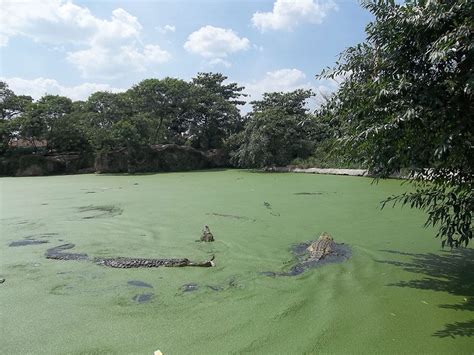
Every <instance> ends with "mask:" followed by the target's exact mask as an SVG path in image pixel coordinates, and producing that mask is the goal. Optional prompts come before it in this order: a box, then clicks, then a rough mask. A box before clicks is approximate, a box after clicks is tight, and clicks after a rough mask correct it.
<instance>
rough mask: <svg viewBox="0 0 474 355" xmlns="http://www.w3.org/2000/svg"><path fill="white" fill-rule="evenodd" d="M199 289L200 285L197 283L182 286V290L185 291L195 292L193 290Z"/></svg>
mask: <svg viewBox="0 0 474 355" xmlns="http://www.w3.org/2000/svg"><path fill="white" fill-rule="evenodd" d="M198 289H199V286H198V284H196V283H189V284H185V285H183V286H182V287H181V291H183V292H193V291H197V290H198Z"/></svg>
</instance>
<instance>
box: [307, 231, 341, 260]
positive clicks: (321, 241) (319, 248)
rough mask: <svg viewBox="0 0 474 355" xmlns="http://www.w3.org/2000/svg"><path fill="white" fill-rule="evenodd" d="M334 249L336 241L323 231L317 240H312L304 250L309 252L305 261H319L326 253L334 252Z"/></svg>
mask: <svg viewBox="0 0 474 355" xmlns="http://www.w3.org/2000/svg"><path fill="white" fill-rule="evenodd" d="M335 249H336V243H335V242H334V239H332V237H331V236H330V235H329V234H327V233H323V234H321V236H320V237H319V238H318V240H316V241H314V242H312V243H311V244H310V245H309V246H308V247H307V248H306V250H307V251H308V252H309V258H308V259H307V260H306V261H319V260H321V259H324V258H325V257H327V256H328V255H331V254H332V253H334V251H335Z"/></svg>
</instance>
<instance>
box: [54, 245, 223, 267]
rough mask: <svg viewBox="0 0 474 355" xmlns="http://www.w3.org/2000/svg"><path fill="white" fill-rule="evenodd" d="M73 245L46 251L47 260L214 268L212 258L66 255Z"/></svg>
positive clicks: (133, 265)
mask: <svg viewBox="0 0 474 355" xmlns="http://www.w3.org/2000/svg"><path fill="white" fill-rule="evenodd" d="M74 247H75V245H74V244H72V243H68V244H62V245H59V246H57V247H54V248H50V249H48V250H47V251H46V253H45V255H46V258H47V259H55V260H89V261H94V262H95V263H96V264H99V265H104V266H109V267H113V268H122V269H129V268H139V267H160V266H163V267H184V266H198V267H212V266H215V263H214V256H213V257H212V258H211V259H210V260H207V261H204V262H193V261H190V260H189V259H187V258H181V259H177V258H176V259H154V258H149V259H148V258H126V257H117V258H94V259H91V258H89V256H88V255H87V254H78V253H68V252H64V250H68V249H72V248H74Z"/></svg>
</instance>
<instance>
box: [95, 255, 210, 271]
mask: <svg viewBox="0 0 474 355" xmlns="http://www.w3.org/2000/svg"><path fill="white" fill-rule="evenodd" d="M95 262H96V263H97V264H99V265H104V266H109V267H114V268H121V269H130V268H138V267H160V266H163V267H184V266H199V267H211V266H215V264H214V257H212V258H211V259H210V260H208V261H204V262H193V261H190V260H189V259H186V258H183V259H147V258H124V257H118V258H96V259H95Z"/></svg>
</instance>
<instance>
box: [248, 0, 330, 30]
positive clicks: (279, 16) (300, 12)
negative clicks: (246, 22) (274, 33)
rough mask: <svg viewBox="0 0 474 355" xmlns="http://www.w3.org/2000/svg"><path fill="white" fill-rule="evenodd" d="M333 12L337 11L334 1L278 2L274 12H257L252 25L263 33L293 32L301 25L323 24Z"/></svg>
mask: <svg viewBox="0 0 474 355" xmlns="http://www.w3.org/2000/svg"><path fill="white" fill-rule="evenodd" d="M331 10H337V6H336V4H335V3H334V1H332V0H326V1H322V2H320V1H318V0H276V1H275V3H274V4H273V10H272V12H256V13H254V14H253V16H252V23H253V25H254V26H255V27H257V28H259V29H260V30H261V31H266V30H292V29H293V28H294V27H296V26H297V25H299V24H301V23H314V24H319V23H321V22H322V21H323V20H324V18H325V17H326V16H327V14H328V12H329V11H331Z"/></svg>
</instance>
